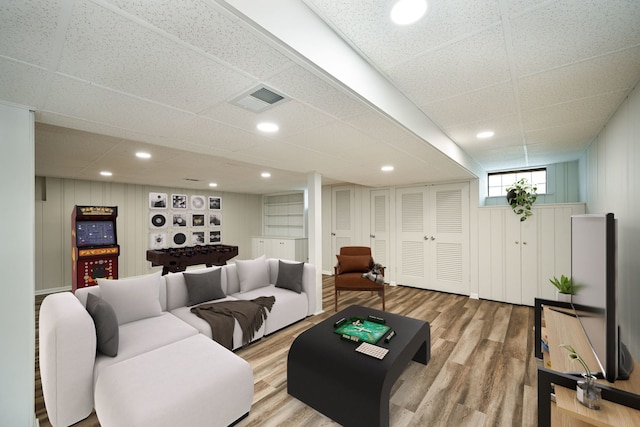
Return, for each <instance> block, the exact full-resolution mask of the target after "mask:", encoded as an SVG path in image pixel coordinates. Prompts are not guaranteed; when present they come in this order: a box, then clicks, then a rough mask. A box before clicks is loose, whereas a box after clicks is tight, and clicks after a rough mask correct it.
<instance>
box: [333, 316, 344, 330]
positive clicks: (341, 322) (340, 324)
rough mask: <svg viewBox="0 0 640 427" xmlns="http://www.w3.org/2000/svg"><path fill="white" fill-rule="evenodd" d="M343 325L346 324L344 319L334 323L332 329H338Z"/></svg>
mask: <svg viewBox="0 0 640 427" xmlns="http://www.w3.org/2000/svg"><path fill="white" fill-rule="evenodd" d="M345 323H347V319H345V318H344V317H343V318H342V319H340V320H338V321H337V322H336V323H334V324H333V328H334V329H336V328H339V327H340V326H342V325H344V324H345Z"/></svg>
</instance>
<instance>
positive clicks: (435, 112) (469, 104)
mask: <svg viewBox="0 0 640 427" xmlns="http://www.w3.org/2000/svg"><path fill="white" fill-rule="evenodd" d="M420 107H421V108H422V110H423V111H424V112H425V114H426V115H427V116H429V117H430V118H431V119H432V120H433V121H434V122H436V123H437V124H438V125H440V126H441V127H442V128H448V127H451V126H455V125H459V124H464V123H480V127H484V128H486V127H489V128H491V127H492V125H491V122H492V119H494V118H497V117H504V116H507V115H508V116H511V115H512V114H513V112H514V111H516V108H517V105H516V99H515V94H514V91H513V85H512V84H511V82H506V83H500V84H497V85H494V86H490V87H486V88H483V89H480V90H477V91H474V92H468V93H465V94H462V95H458V96H454V97H451V98H448V99H446V100H442V101H436V102H432V103H429V104H425V105H421V106H420ZM483 122H486V124H482V123H483Z"/></svg>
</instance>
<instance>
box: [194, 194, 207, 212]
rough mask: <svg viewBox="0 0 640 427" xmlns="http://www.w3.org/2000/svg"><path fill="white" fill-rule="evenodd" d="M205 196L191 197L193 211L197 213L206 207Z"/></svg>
mask: <svg viewBox="0 0 640 427" xmlns="http://www.w3.org/2000/svg"><path fill="white" fill-rule="evenodd" d="M205 200H206V199H205V197H204V196H197V195H195V196H191V209H193V210H195V211H202V210H204V208H205V207H206V204H205V203H206V202H205Z"/></svg>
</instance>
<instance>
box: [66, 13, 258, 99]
mask: <svg viewBox="0 0 640 427" xmlns="http://www.w3.org/2000/svg"><path fill="white" fill-rule="evenodd" d="M59 69H60V71H61V72H63V73H66V74H69V75H72V76H75V77H78V78H81V79H83V80H86V81H90V82H92V83H97V84H99V85H103V86H106V87H109V88H113V89H115V90H119V91H123V92H126V93H132V94H134V95H136V96H140V97H142V98H145V99H150V100H153V101H156V102H159V103H162V104H165V105H170V106H174V107H176V108H180V109H183V110H186V111H191V112H199V111H201V110H203V109H205V108H208V107H210V106H211V105H215V104H219V103H220V102H222V101H223V100H225V99H226V98H228V97H230V96H231V95H234V94H235V93H237V92H239V91H241V90H243V89H245V88H246V87H248V86H249V85H251V84H253V82H254V80H252V79H250V78H248V77H246V76H243V75H241V74H238V73H234V72H233V70H232V69H229V68H228V67H226V66H223V65H221V64H220V63H218V62H216V61H214V60H212V59H211V58H209V57H207V56H205V55H203V54H201V53H197V52H195V51H193V50H190V49H185V48H184V47H182V46H180V45H178V44H176V43H175V42H174V41H172V40H169V39H167V38H166V37H163V36H162V35H160V34H158V33H156V32H154V31H152V30H150V29H147V28H145V27H141V26H139V25H137V24H136V23H135V22H132V21H130V20H128V19H125V18H124V17H122V16H120V15H118V14H115V13H113V12H112V11H110V10H107V9H105V8H103V7H100V6H97V5H95V4H93V3H88V2H86V3H79V4H78V5H77V7H76V8H75V10H74V14H73V17H72V20H71V23H70V25H69V31H68V32H67V37H66V46H65V49H64V51H63V54H62V58H61V65H60V67H59Z"/></svg>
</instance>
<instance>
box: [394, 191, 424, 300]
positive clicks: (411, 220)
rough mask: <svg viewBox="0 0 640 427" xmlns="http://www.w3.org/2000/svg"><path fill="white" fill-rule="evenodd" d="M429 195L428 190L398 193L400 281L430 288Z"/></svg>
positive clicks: (398, 273)
mask: <svg viewBox="0 0 640 427" xmlns="http://www.w3.org/2000/svg"><path fill="white" fill-rule="evenodd" d="M427 198H428V192H427V190H426V188H425V187H415V188H400V189H398V190H397V191H396V212H397V213H396V221H397V227H396V230H397V233H396V234H397V239H396V269H397V270H396V273H397V274H396V282H397V283H398V284H401V285H407V286H414V287H417V288H423V289H426V288H427V248H428V247H427V242H428V239H429V238H430V237H429V236H428V235H427V226H428V223H429V221H428V219H429V218H428V212H429V211H428V209H427Z"/></svg>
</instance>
